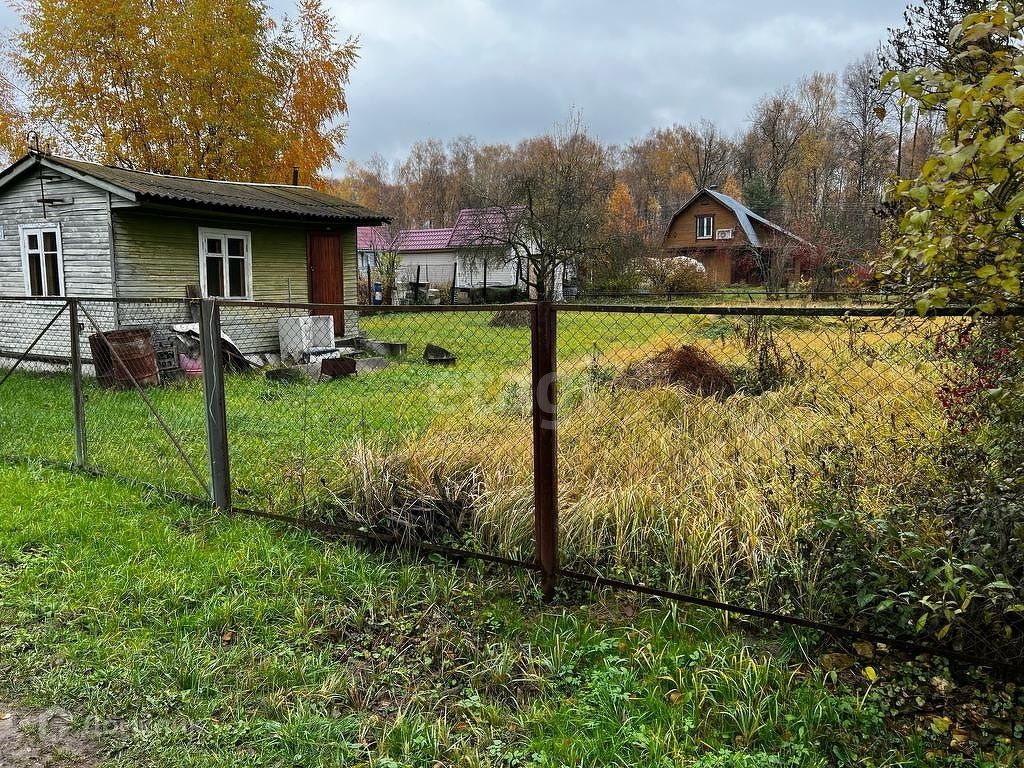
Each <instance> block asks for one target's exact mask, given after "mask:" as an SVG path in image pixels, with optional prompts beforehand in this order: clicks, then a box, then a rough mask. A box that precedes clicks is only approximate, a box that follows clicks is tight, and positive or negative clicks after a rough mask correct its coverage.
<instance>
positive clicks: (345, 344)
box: [221, 304, 533, 556]
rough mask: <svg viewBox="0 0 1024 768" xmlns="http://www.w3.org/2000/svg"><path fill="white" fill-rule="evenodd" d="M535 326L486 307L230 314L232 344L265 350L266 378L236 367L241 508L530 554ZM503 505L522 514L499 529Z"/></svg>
mask: <svg viewBox="0 0 1024 768" xmlns="http://www.w3.org/2000/svg"><path fill="white" fill-rule="evenodd" d="M357 314H358V319H356V318H357ZM529 320H530V312H529V311H528V310H518V311H509V312H502V313H500V314H499V315H498V320H497V324H495V312H494V310H493V309H488V308H483V309H480V310H473V311H467V310H464V311H452V310H443V311H431V310H426V309H423V310H419V309H417V310H412V309H410V310H406V311H397V310H394V309H393V308H388V309H382V310H377V311H372V310H366V309H364V310H363V311H362V312H361V313H357V310H356V309H355V308H344V307H317V308H316V310H315V313H314V315H313V316H310V312H309V311H308V310H307V311H302V310H301V309H299V308H296V307H282V306H278V307H271V306H260V305H240V304H239V305H231V306H223V307H222V308H221V323H222V328H223V330H224V332H225V334H226V335H227V336H229V337H230V338H231V339H232V340H233V341H234V343H235V344H237V345H238V346H239V347H240V348H242V349H244V350H247V351H252V350H255V349H260V350H263V351H261V352H260V353H259V356H260V360H259V361H258V362H259V363H260V364H261V366H262V367H261V368H259V369H255V368H253V367H244V368H242V367H233V366H232V364H231V362H230V359H229V361H228V363H227V367H228V370H227V372H226V377H225V392H226V402H227V419H228V435H229V448H230V450H229V455H230V461H231V475H232V484H233V488H234V493H235V499H236V502H237V503H238V504H240V505H244V506H257V507H260V508H263V509H269V510H271V511H274V512H278V513H286V514H287V513H293V512H295V511H297V510H302V511H303V512H304V513H305V514H307V515H308V516H311V517H314V518H315V519H318V520H321V521H324V522H330V523H335V524H337V523H343V524H350V525H355V526H358V527H360V528H363V529H365V530H367V531H370V532H373V533H378V534H381V535H395V536H398V537H399V538H401V539H403V540H406V541H412V542H415V541H441V540H444V541H446V542H449V543H459V544H467V543H470V542H472V543H473V544H474V545H475V546H480V547H485V548H490V547H491V545H492V544H496V543H498V542H500V544H501V545H502V551H503V552H505V553H508V554H518V555H524V556H530V555H531V554H532V550H531V546H532V544H531V541H532V540H531V533H532V517H531V515H532V505H533V501H532V498H533V497H532V485H531V484H530V481H529V478H530V477H531V472H532V457H531V450H532V449H531V446H532V442H531V440H532V438H531V422H530V413H531V402H532V401H531V387H530V328H529ZM342 321H344V332H342V330H341V327H342ZM250 357H251V356H250ZM485 456H486V457H489V458H490V459H491V461H488V462H485V461H484V460H483V458H484V457H485ZM512 477H515V478H516V482H514V483H513V482H510V481H509V479H510V478H512ZM523 479H525V480H523ZM520 480H522V482H520ZM499 504H500V506H501V507H502V508H506V507H509V506H510V507H512V508H514V509H516V510H517V514H516V516H515V518H514V519H488V516H487V515H486V513H484V512H483V510H486V509H488V508H489V507H491V506H498V505H499ZM499 526H500V527H502V528H506V527H508V530H502V532H501V535H500V536H499V535H498V534H497V532H496V531H495V528H496V527H499Z"/></svg>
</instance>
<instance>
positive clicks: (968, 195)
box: [881, 0, 1024, 311]
mask: <svg viewBox="0 0 1024 768" xmlns="http://www.w3.org/2000/svg"><path fill="white" fill-rule="evenodd" d="M949 40H950V52H951V54H952V55H951V56H950V57H949V58H948V59H947V60H946V63H945V65H943V66H924V67H918V68H915V69H909V70H906V71H902V72H889V73H887V74H886V76H885V78H884V79H883V83H886V84H887V83H895V84H896V85H897V86H898V87H899V89H900V91H901V92H902V93H903V94H904V95H905V96H906V97H907V98H908V99H911V100H913V101H914V102H915V103H917V104H919V105H920V106H921V108H922V109H925V110H933V111H934V110H941V111H942V112H943V113H944V115H945V131H944V133H943V135H942V137H941V140H940V142H939V151H938V152H937V153H936V154H935V155H934V156H933V157H931V158H929V159H928V160H927V161H926V162H925V163H924V166H923V168H922V170H921V173H920V175H919V176H918V177H917V178H915V179H912V180H902V181H900V182H899V183H898V184H897V186H896V187H895V189H894V192H893V196H894V199H895V201H896V202H897V204H899V205H900V206H902V208H903V214H902V219H901V222H900V230H901V235H900V237H899V239H898V240H897V242H896V243H895V248H894V249H893V254H892V256H891V257H889V258H887V259H885V260H884V261H883V262H882V264H881V267H882V271H883V274H884V275H885V276H886V277H887V278H888V279H889V281H890V282H892V283H894V284H897V285H906V284H909V287H910V289H911V290H912V291H913V292H914V293H915V294H916V295H917V297H918V301H917V306H918V309H919V310H922V311H923V310H926V309H928V308H929V307H933V306H943V305H946V304H948V303H952V302H965V303H968V304H971V305H975V306H977V307H979V308H980V309H982V310H983V311H993V310H996V309H999V308H1002V307H1005V306H1007V305H1010V304H1016V303H1019V302H1020V290H1021V272H1022V268H1024V242H1022V225H1024V171H1022V165H1024V87H1022V83H1021V72H1022V71H1024V6H1022V4H1021V3H1020V2H1019V0H1014V1H1013V2H997V3H994V4H993V5H992V6H991V7H990V8H987V9H985V10H983V11H981V12H978V13H974V14H970V15H969V16H967V18H966V19H965V20H964V21H963V22H962V23H961V24H958V25H956V26H954V27H953V30H952V31H951V33H950V36H949Z"/></svg>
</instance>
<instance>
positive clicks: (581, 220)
mask: <svg viewBox="0 0 1024 768" xmlns="http://www.w3.org/2000/svg"><path fill="white" fill-rule="evenodd" d="M495 181H496V184H495V186H494V187H493V188H492V189H490V190H480V198H481V199H482V200H483V201H484V202H485V203H486V206H487V209H488V211H487V212H486V213H485V214H484V215H482V216H481V218H480V221H479V222H478V223H477V226H478V228H479V230H480V233H481V234H480V240H481V244H490V245H493V246H495V247H496V248H500V249H502V250H505V251H508V252H510V253H511V254H512V258H514V259H515V261H516V263H517V267H518V271H519V274H520V276H521V277H522V278H523V279H524V281H525V282H526V283H527V285H528V286H529V288H530V291H531V294H533V295H535V296H536V297H538V298H541V299H550V298H552V297H553V296H554V295H555V289H556V285H557V280H558V275H559V274H560V273H561V272H562V271H563V270H564V269H565V268H566V267H572V268H575V269H577V270H581V271H586V269H587V268H588V267H589V266H590V265H591V264H592V263H593V262H594V261H595V260H596V259H598V258H600V257H601V256H603V255H604V254H606V253H607V251H608V237H607V229H606V227H605V223H606V215H607V209H606V205H607V200H608V198H609V195H610V194H611V192H612V169H611V163H610V159H609V156H608V152H607V150H606V148H605V147H604V146H602V145H601V144H600V142H598V141H595V140H594V139H593V138H592V137H591V136H590V135H589V134H588V132H587V130H586V128H585V127H584V126H583V124H582V121H581V119H580V118H579V116H578V115H574V116H572V117H570V118H569V120H568V121H567V122H566V123H565V124H563V125H559V126H556V128H555V130H554V131H552V132H551V133H550V134H547V135H545V136H540V137H537V138H534V139H528V140H526V141H524V142H522V143H520V144H519V145H518V146H517V147H516V150H515V152H514V154H513V156H512V157H511V158H510V163H509V166H508V168H507V169H506V170H505V172H504V173H503V174H502V175H501V177H500V178H498V179H496V180H495Z"/></svg>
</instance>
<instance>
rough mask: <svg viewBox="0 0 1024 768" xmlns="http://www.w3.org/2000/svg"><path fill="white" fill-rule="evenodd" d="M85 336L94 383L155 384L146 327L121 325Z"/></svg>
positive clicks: (150, 339)
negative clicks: (116, 329) (87, 341)
mask: <svg viewBox="0 0 1024 768" xmlns="http://www.w3.org/2000/svg"><path fill="white" fill-rule="evenodd" d="M99 337H100V334H93V335H92V336H90V337H89V347H90V348H91V349H92V353H93V363H94V365H95V367H96V379H97V383H99V385H100V386H101V387H117V388H120V389H131V388H132V387H133V386H135V384H133V383H132V382H133V380H134V381H135V382H137V383H139V384H140V385H142V386H146V385H149V384H159V383H160V374H159V373H158V371H157V365H156V352H155V351H154V349H153V333H152V331H150V330H149V329H148V328H124V329H121V330H118V331H107V332H106V333H104V334H102V338H99Z"/></svg>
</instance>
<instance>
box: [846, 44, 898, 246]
mask: <svg viewBox="0 0 1024 768" xmlns="http://www.w3.org/2000/svg"><path fill="white" fill-rule="evenodd" d="M881 76H882V73H881V71H880V70H879V67H878V62H877V60H876V58H875V57H873V56H871V55H865V56H864V57H862V58H861V59H859V60H857V61H855V62H853V63H852V64H850V65H849V66H848V67H847V68H846V70H845V71H844V72H843V80H842V97H841V102H840V135H841V143H842V154H843V160H844V163H845V167H846V169H847V184H846V189H845V191H844V193H843V195H842V199H841V200H840V206H841V218H842V221H843V224H844V226H845V227H846V228H847V229H848V231H849V232H850V235H851V239H852V240H853V241H854V243H855V244H856V246H858V247H859V248H861V249H868V248H872V247H874V246H875V245H877V244H878V240H879V234H880V229H881V219H880V218H879V216H878V214H877V212H876V208H877V206H878V205H879V203H880V202H881V199H882V191H883V188H884V186H885V183H886V181H887V180H888V178H889V176H890V175H891V173H892V157H893V153H894V151H895V146H896V139H895V137H894V136H893V135H892V133H891V132H890V131H889V127H888V125H887V120H886V118H887V114H888V108H889V103H890V99H889V96H888V94H887V93H886V92H885V91H883V90H882V89H881V88H880V87H879V83H880V80H881Z"/></svg>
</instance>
